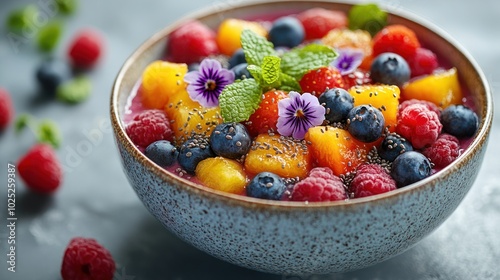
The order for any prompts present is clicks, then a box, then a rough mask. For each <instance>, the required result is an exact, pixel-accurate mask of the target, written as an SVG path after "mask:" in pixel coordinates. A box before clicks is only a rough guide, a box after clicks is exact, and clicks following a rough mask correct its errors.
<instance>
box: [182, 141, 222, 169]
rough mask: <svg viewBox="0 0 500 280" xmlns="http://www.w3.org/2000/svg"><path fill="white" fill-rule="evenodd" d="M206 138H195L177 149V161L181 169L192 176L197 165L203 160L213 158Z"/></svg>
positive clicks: (213, 154)
mask: <svg viewBox="0 0 500 280" xmlns="http://www.w3.org/2000/svg"><path fill="white" fill-rule="evenodd" d="M215 156H216V155H215V153H214V152H213V151H212V149H211V148H210V144H209V142H208V139H207V138H204V137H198V136H195V137H193V138H190V139H188V140H186V142H184V143H183V144H182V145H181V147H180V149H179V156H178V161H179V165H180V166H181V167H182V169H184V170H186V172H188V173H189V174H194V171H195V170H196V166H197V165H198V163H199V162H200V161H202V160H204V159H207V158H210V157H215Z"/></svg>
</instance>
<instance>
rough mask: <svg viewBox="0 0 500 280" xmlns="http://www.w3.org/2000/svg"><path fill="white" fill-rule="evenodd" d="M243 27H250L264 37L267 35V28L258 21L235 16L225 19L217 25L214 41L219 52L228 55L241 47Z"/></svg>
mask: <svg viewBox="0 0 500 280" xmlns="http://www.w3.org/2000/svg"><path fill="white" fill-rule="evenodd" d="M244 29H250V30H252V31H253V32H255V33H257V34H258V35H261V36H264V37H266V36H267V30H266V29H265V28H264V27H263V26H262V24H260V23H258V22H253V21H246V20H242V19H235V18H229V19H226V20H224V21H223V22H222V23H221V24H220V25H219V29H218V31H217V37H216V41H217V45H218V46H219V50H220V52H221V53H223V54H225V55H229V56H230V55H232V54H233V53H234V52H235V51H236V50H238V49H239V48H241V40H240V37H241V32H243V30H244Z"/></svg>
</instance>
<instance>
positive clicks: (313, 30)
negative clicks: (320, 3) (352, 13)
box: [297, 8, 347, 40]
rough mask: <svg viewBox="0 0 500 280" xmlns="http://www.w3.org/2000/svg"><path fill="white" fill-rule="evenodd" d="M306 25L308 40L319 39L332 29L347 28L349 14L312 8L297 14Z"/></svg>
mask: <svg viewBox="0 0 500 280" xmlns="http://www.w3.org/2000/svg"><path fill="white" fill-rule="evenodd" d="M297 18H298V19H299V20H300V22H301V23H302V25H303V26H304V31H305V33H306V38H305V39H306V40H312V39H319V38H322V37H323V36H325V35H326V34H328V32H329V31H330V30H332V29H336V28H345V27H346V26H347V16H346V15H345V13H343V12H340V11H331V10H326V9H323V8H312V9H309V10H306V11H304V12H302V13H300V14H298V15H297Z"/></svg>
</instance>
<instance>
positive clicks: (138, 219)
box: [0, 0, 500, 280]
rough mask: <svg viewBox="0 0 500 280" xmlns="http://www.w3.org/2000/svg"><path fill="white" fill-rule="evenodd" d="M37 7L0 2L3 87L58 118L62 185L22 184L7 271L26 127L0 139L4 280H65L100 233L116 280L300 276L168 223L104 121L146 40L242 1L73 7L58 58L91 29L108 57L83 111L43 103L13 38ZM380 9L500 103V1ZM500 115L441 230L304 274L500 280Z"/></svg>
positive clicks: (37, 111)
mask: <svg viewBox="0 0 500 280" xmlns="http://www.w3.org/2000/svg"><path fill="white" fill-rule="evenodd" d="M30 2H31V3H38V4H37V5H42V3H46V2H48V0H39V1H35V0H32V1H27V0H23V1H13V0H12V1H9V0H1V1H0V23H1V24H2V27H0V86H2V87H4V88H6V89H7V90H8V91H9V92H10V93H11V94H12V96H13V101H14V104H15V110H16V112H17V113H23V112H25V113H31V114H32V115H34V116H36V117H38V118H41V119H43V118H50V119H53V120H55V121H56V122H57V124H58V125H59V126H60V128H61V130H62V134H63V144H62V147H61V148H60V149H59V150H58V156H59V158H60V159H61V161H62V163H63V165H64V166H65V169H66V172H65V174H64V175H65V176H64V183H63V185H62V187H61V189H60V190H59V191H58V192H57V193H56V194H55V195H54V196H53V197H49V198H43V197H39V196H37V195H33V194H31V193H29V192H28V191H27V190H26V188H25V186H24V185H23V184H22V183H21V182H19V183H18V185H17V201H16V202H17V205H16V206H17V212H16V215H17V218H18V220H17V229H16V242H17V252H16V253H17V263H16V272H15V273H11V272H8V271H7V265H6V258H7V257H6V254H7V252H6V250H7V241H6V237H7V231H6V226H5V225H4V224H5V223H6V217H5V215H6V213H5V212H6V211H5V210H4V207H5V208H7V207H6V206H5V205H6V203H5V202H6V200H7V199H6V198H7V197H6V178H7V177H6V175H7V163H8V162H17V160H18V158H19V157H20V156H21V155H22V154H23V153H24V151H25V150H27V149H28V148H29V147H30V146H31V145H32V144H33V138H32V137H30V135H29V134H28V133H26V134H22V135H21V136H16V135H15V134H14V132H13V129H12V127H11V128H10V129H9V130H7V131H6V132H4V133H3V134H1V135H0V178H1V181H0V186H1V191H0V194H1V195H0V201H1V202H0V205H1V208H2V209H0V213H1V219H0V220H1V222H0V232H1V235H0V236H1V240H0V243H1V244H0V248H1V254H0V260H1V261H0V279H2V280H3V279H22V280H30V279H60V273H59V270H60V266H61V260H62V255H63V252H64V249H65V247H66V245H67V243H68V241H69V240H70V239H71V238H72V237H74V236H85V237H92V238H96V239H97V240H98V241H99V242H101V243H102V244H103V245H105V246H106V247H107V248H108V249H109V250H110V251H111V253H112V254H113V256H114V258H115V260H116V262H117V264H118V269H117V274H116V277H115V279H118V280H123V279H129V280H130V279H136V280H139V279H141V280H142V279H145V280H146V279H151V280H154V279H175V280H188V279H298V278H292V277H282V276H279V275H270V274H263V273H260V272H255V271H251V270H248V269H244V268H240V267H238V266H234V265H231V264H228V263H225V262H223V261H220V260H218V259H215V258H213V257H211V256H209V255H207V254H205V253H203V252H200V251H198V250H197V249H194V248H192V247H191V246H189V245H187V244H186V243H184V242H183V241H181V240H179V239H178V238H177V237H175V236H173V235H172V234H170V233H169V232H167V231H166V230H164V229H163V227H162V226H161V225H160V223H159V222H157V221H156V220H155V219H154V218H153V217H152V216H151V215H150V214H149V213H148V212H147V210H146V209H145V208H144V206H143V205H142V204H141V203H140V201H139V200H138V198H137V197H136V195H135V193H134V192H133V190H132V188H131V187H130V186H129V184H128V182H127V179H126V177H125V175H124V173H123V171H122V167H121V165H120V160H119V156H118V153H117V151H116V147H115V143H114V141H113V137H112V133H111V131H110V129H108V128H109V126H107V125H109V112H108V107H109V105H108V104H109V95H110V90H111V86H112V83H113V80H114V78H115V76H116V74H117V72H118V70H119V68H120V66H121V65H122V63H123V62H124V60H125V59H126V58H127V56H128V55H129V54H130V53H131V52H132V51H133V50H134V49H135V48H136V47H137V46H138V45H139V44H140V43H141V42H143V41H144V40H145V39H146V38H147V37H148V36H150V35H151V34H152V33H153V32H155V31H157V30H159V29H161V28H162V27H163V26H165V25H167V24H169V23H171V22H172V21H174V20H175V19H177V18H179V17H181V16H182V15H184V14H186V13H188V12H191V11H193V10H196V9H199V8H200V7H203V6H210V5H232V4H233V3H238V2H240V0H222V1H214V0H190V1H175V3H174V2H173V1H166V0H154V1H153V0H151V1H119V0H112V1H111V0H109V1H98V0H87V1H80V2H81V7H80V9H79V10H78V12H77V13H76V14H75V15H74V16H72V17H68V18H63V20H64V22H65V27H66V30H65V32H64V36H63V40H62V42H61V44H60V45H59V48H58V50H57V51H56V54H57V55H60V56H62V55H64V51H65V48H66V46H67V44H68V41H69V40H70V38H71V34H72V33H73V32H75V31H76V30H79V29H80V28H82V27H87V26H90V27H95V28H97V29H99V30H101V31H102V32H103V34H104V36H105V39H106V53H105V56H104V57H103V60H102V61H101V63H100V65H99V67H97V68H96V69H95V71H93V72H91V73H90V78H91V79H92V81H93V85H94V90H93V93H92V96H91V98H90V99H89V100H87V101H86V102H85V103H82V104H79V105H76V106H67V105H64V104H62V103H58V102H54V101H50V100H45V99H43V98H39V94H38V90H37V86H36V83H35V81H34V69H35V67H36V65H37V64H38V63H39V62H40V61H41V60H42V58H43V56H42V55H41V54H40V53H39V52H37V51H36V49H35V48H34V46H33V45H32V44H30V43H23V44H21V45H20V46H19V48H14V47H13V46H12V45H11V44H10V43H9V41H8V40H7V39H6V34H7V31H6V30H5V28H4V27H3V23H4V21H5V17H6V14H7V13H8V11H10V10H12V9H13V8H16V7H19V6H22V5H23V4H26V3H30ZM384 4H385V5H388V6H390V7H392V8H395V9H404V10H407V11H410V12H414V13H415V14H417V15H420V16H422V17H423V18H425V19H427V20H429V21H431V22H433V23H435V24H437V25H438V26H440V27H441V28H442V29H443V30H445V31H446V32H448V33H449V34H450V35H451V36H452V37H454V38H455V39H456V40H457V41H458V42H460V43H461V44H462V45H463V46H464V47H465V48H466V49H467V50H468V51H469V52H470V53H471V54H472V55H473V57H474V58H475V59H476V60H477V62H478V63H479V65H480V66H481V68H482V69H483V70H484V72H485V74H486V76H487V78H488V79H489V82H490V84H491V87H492V89H493V93H494V94H495V99H496V101H497V102H496V104H500V97H499V96H498V93H499V92H500V55H499V50H500V36H499V34H500V33H499V31H498V27H499V26H500V2H499V1H495V0H488V1H482V2H479V1H453V2H452V1H447V2H445V1H430V0H425V1H410V0H408V1H404V0H400V1H398V0H392V1H387V2H385V3H384ZM451 6H453V8H452V7H451ZM498 118H499V115H498V114H497V115H496V117H495V122H494V127H493V130H492V135H491V138H490V139H491V141H490V145H489V147H488V150H487V154H486V157H485V162H484V165H483V166H482V169H481V171H480V173H479V177H478V179H477V181H476V182H475V184H474V186H473V188H472V191H471V192H470V193H469V194H468V195H467V197H466V198H465V200H464V201H463V202H462V204H461V205H460V206H459V208H458V209H457V210H456V211H455V212H454V213H453V214H452V216H451V217H450V218H449V219H448V220H447V221H446V222H445V223H444V224H443V225H442V226H441V227H439V228H438V229H437V230H436V231H435V232H433V233H432V234H431V235H430V236H428V237H427V238H425V239H424V240H423V241H422V242H420V243H419V244H418V245H416V246H415V247H413V248H412V249H410V250H408V251H406V252H405V253H403V254H401V255H399V256H397V257H395V258H393V259H390V260H388V261H385V262H382V263H380V264H378V265H375V266H372V267H369V268H366V269H362V270H359V271H354V272H350V273H346V274H332V275H322V276H312V277H309V278H308V279H346V280H347V279H352V280H354V279H500V272H499V270H500V266H499V264H500V180H499V179H500V177H498V176H499V175H498V174H499V173H498V171H499V167H498V166H499V164H500V157H498V155H499V154H500V146H498V145H497V142H496V141H498V139H500V123H499V122H498V121H499V119H498ZM89 135H93V136H89ZM101 136H102V137H101Z"/></svg>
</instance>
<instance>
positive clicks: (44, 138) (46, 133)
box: [36, 120, 61, 148]
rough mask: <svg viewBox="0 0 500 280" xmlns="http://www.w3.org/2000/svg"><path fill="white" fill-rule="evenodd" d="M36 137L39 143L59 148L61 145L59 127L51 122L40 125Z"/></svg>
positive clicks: (46, 121)
mask: <svg viewBox="0 0 500 280" xmlns="http://www.w3.org/2000/svg"><path fill="white" fill-rule="evenodd" d="M36 137H37V139H38V141H39V142H42V143H47V144H50V145H52V146H53V147H54V148H58V147H59V146H60V145H61V133H60V132H59V128H58V127H57V125H56V124H55V123H54V122H53V121H50V120H44V121H42V122H41V123H40V124H39V125H38V129H37V132H36Z"/></svg>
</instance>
